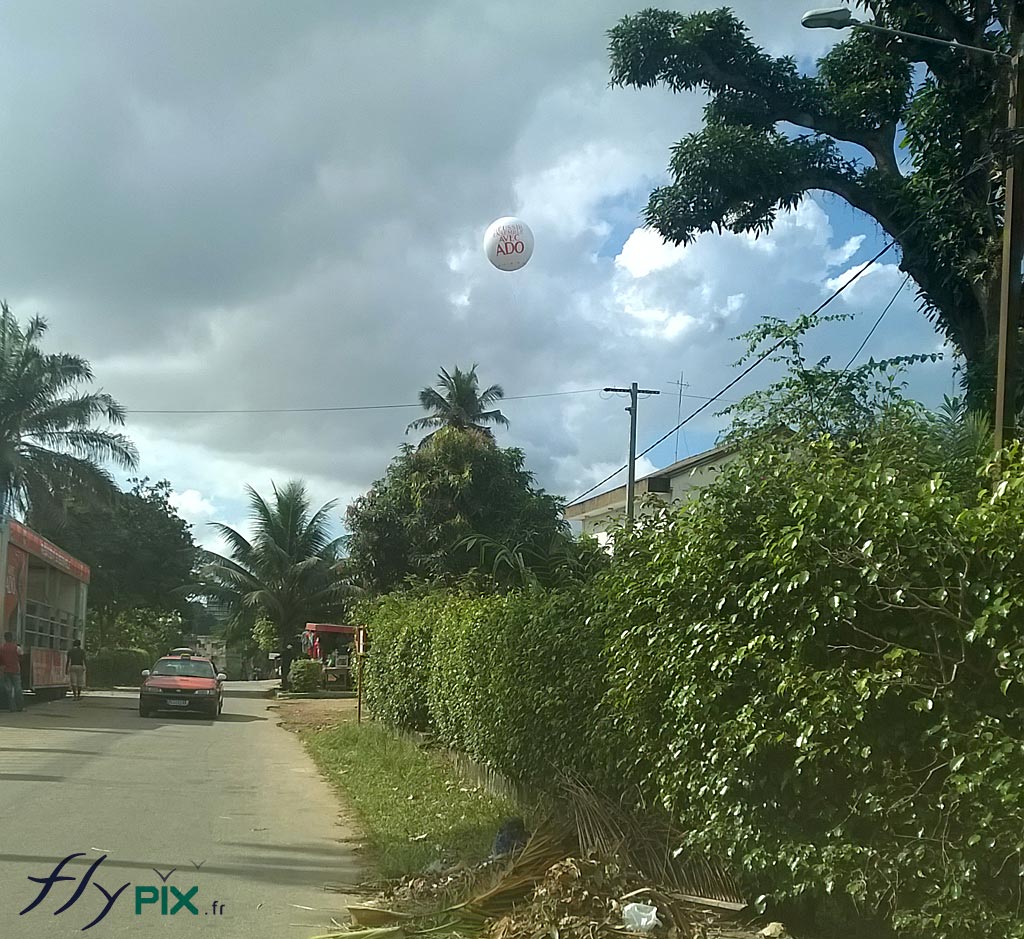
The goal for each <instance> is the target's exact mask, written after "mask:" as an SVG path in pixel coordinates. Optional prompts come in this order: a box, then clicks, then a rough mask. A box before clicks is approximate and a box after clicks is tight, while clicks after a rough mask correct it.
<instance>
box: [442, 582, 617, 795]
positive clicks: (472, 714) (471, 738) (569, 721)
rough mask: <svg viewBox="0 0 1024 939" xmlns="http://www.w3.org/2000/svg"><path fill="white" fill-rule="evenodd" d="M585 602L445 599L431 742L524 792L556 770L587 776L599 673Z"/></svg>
mask: <svg viewBox="0 0 1024 939" xmlns="http://www.w3.org/2000/svg"><path fill="white" fill-rule="evenodd" d="M586 599H587V597H586V595H585V594H580V593H579V592H578V591H577V592H576V593H575V594H570V593H568V592H561V591H544V590H539V589H525V590H518V591H513V592H511V593H508V594H500V595H491V596H484V597H475V598H474V597H458V598H453V599H451V600H450V601H449V602H448V603H447V604H446V605H445V609H444V610H443V612H442V614H441V615H440V616H439V617H438V619H437V624H436V627H435V630H434V634H433V641H432V649H431V668H430V676H429V681H428V686H427V694H428V701H429V706H430V715H431V718H432V720H433V723H434V728H435V730H436V732H437V735H438V737H439V738H440V739H441V740H443V741H444V742H445V743H446V744H448V745H449V746H452V747H455V748H458V749H462V750H465V751H466V752H467V753H469V754H470V755H471V756H473V757H474V758H475V759H477V760H479V761H481V762H483V763H486V764H488V765H490V766H492V767H494V768H495V769H497V770H499V771H500V772H502V773H504V774H506V775H508V776H510V777H511V778H513V779H516V780H520V781H523V782H526V783H528V784H530V785H532V786H534V787H539V788H544V787H545V786H549V785H550V784H552V783H553V782H555V780H556V778H557V774H558V771H560V770H568V769H571V770H573V771H574V772H577V773H583V774H585V775H587V776H591V777H593V776H594V775H595V773H596V771H597V767H596V766H595V765H594V760H593V759H592V757H593V756H594V754H595V753H597V752H598V751H597V749H596V748H595V747H594V746H593V745H592V736H593V730H594V727H595V722H596V713H597V708H598V705H599V703H600V701H601V699H602V697H603V696H604V692H605V685H606V679H605V675H606V672H605V668H604V662H603V656H602V647H603V644H604V637H603V635H602V633H601V632H600V631H599V630H598V629H596V628H595V626H594V624H592V623H591V622H590V620H589V617H588V614H587V610H586Z"/></svg>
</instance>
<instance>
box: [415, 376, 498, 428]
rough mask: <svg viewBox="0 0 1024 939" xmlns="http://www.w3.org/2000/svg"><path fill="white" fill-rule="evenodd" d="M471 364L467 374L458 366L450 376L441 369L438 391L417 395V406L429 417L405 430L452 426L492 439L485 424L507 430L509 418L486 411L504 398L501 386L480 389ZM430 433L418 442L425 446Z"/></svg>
mask: <svg viewBox="0 0 1024 939" xmlns="http://www.w3.org/2000/svg"><path fill="white" fill-rule="evenodd" d="M476 368H477V367H476V366H475V365H474V366H473V367H472V368H471V369H470V370H469V371H468V372H464V371H462V369H460V368H459V367H458V366H456V367H455V369H454V371H453V372H451V373H450V374H449V372H448V371H446V370H445V369H441V371H440V372H439V373H438V376H437V388H438V389H440V391H438V390H437V389H435V388H424V389H423V390H422V391H421V392H420V404H422V405H423V408H424V410H427V411H430V412H431V413H430V415H429V416H428V417H420V418H418V419H417V420H415V421H413V422H412V423H411V424H410V425H409V426H408V427H407V428H406V431H405V432H406V433H409V431H410V430H428V429H429V430H432V431H435V432H436V431H438V430H440V429H441V428H442V427H454V428H457V429H458V430H468V431H473V432H475V433H478V434H482V435H483V436H484V437H487V438H488V439H491V440H493V439H494V432H493V431H492V430H491V428H489V427H487V426H485V425H486V424H500V425H501V426H502V427H508V418H506V417H505V415H504V414H502V413H501V411H498V410H496V409H495V410H489V408H490V406H491V405H492V404H494V403H495V402H496V401H500V400H501V399H502V398H504V397H505V392H504V391H503V390H502V387H501V385H491V386H490V387H489V388H485V389H484V390H483V391H481V390H480V380H479V379H478V378H477V375H476ZM433 436H434V434H433V433H430V434H428V435H427V436H426V437H424V438H423V440H422V441H421V446H422V444H424V443H426V442H427V441H428V440H430V438H431V437H433Z"/></svg>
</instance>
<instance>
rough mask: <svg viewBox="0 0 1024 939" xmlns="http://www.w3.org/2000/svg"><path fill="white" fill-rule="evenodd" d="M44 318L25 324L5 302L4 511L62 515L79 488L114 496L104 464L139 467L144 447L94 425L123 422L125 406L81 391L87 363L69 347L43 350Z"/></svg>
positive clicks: (1, 356) (1, 309) (1, 355)
mask: <svg viewBox="0 0 1024 939" xmlns="http://www.w3.org/2000/svg"><path fill="white" fill-rule="evenodd" d="M46 329H47V326H46V320H44V319H42V318H41V317H38V316H35V317H33V318H32V319H31V320H29V322H28V325H27V326H26V327H25V328H24V329H23V328H22V327H21V325H20V324H19V323H18V321H17V320H16V319H15V318H14V316H13V315H12V314H11V311H10V309H9V308H8V306H7V303H6V302H3V303H0V512H3V513H5V514H6V513H10V512H23V513H28V512H30V511H31V512H32V513H33V514H34V515H36V516H40V515H50V514H59V512H60V506H61V505H62V503H61V502H60V501H59V496H58V495H57V494H58V493H59V494H61V495H62V496H64V497H66V496H68V495H71V494H74V493H83V494H86V495H88V496H97V495H100V496H110V495H112V494H113V492H114V490H115V489H116V486H115V483H114V480H113V478H112V477H111V475H110V473H108V472H107V470H106V469H104V468H103V466H102V465H101V464H102V463H104V462H107V461H109V462H112V463H114V464H115V465H117V466H120V467H123V468H125V469H133V468H134V467H135V466H136V464H137V463H138V454H137V452H136V450H135V447H134V446H133V445H132V443H131V441H130V440H129V439H128V438H127V437H126V436H124V434H121V433H117V432H115V431H111V430H106V429H103V428H100V427H95V426H93V425H94V423H95V422H96V421H97V419H99V420H103V421H106V422H107V423H109V424H113V425H123V424H124V417H125V412H124V408H122V407H121V405H120V404H118V403H117V402H116V401H115V400H114V399H113V398H112V397H111V396H110V395H108V394H104V393H103V392H82V391H78V390H76V389H77V386H79V385H81V384H82V383H84V382H90V381H92V377H93V375H92V369H91V368H90V366H89V363H88V362H87V361H86V360H85V359H82V358H80V357H79V356H77V355H70V354H68V353H64V352H58V353H54V354H50V353H44V352H43V351H42V350H41V349H40V348H39V341H40V339H42V337H43V335H44V334H45V333H46Z"/></svg>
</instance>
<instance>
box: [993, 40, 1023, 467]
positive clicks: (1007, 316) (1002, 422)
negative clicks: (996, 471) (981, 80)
mask: <svg viewBox="0 0 1024 939" xmlns="http://www.w3.org/2000/svg"><path fill="white" fill-rule="evenodd" d="M1022 64H1024V59H1022V57H1021V53H1020V52H1019V51H1016V52H1015V54H1014V56H1013V63H1012V65H1011V66H1010V110H1009V114H1008V117H1007V135H1006V136H1007V141H1008V144H1009V147H1010V153H1009V157H1008V160H1007V164H1006V208H1005V210H1004V213H1003V268H1002V282H1001V284H1000V287H999V359H998V362H997V366H996V416H995V428H994V429H995V444H996V450H997V451H998V450H1001V449H1002V448H1003V447H1004V446H1005V445H1006V444H1007V443H1009V442H1010V440H1012V439H1013V438H1014V437H1016V435H1017V334H1018V331H1019V329H1020V323H1021V315H1020V314H1021V310H1020V297H1021V283H1020V281H1021V259H1022V257H1024V147H1022V146H1021V145H1020V143H1019V142H1018V140H1017V132H1018V129H1019V128H1020V126H1021V121H1022V119H1024V74H1022Z"/></svg>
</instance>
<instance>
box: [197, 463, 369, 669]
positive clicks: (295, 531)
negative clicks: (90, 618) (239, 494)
mask: <svg viewBox="0 0 1024 939" xmlns="http://www.w3.org/2000/svg"><path fill="white" fill-rule="evenodd" d="M246 490H247V492H248V493H249V518H250V523H251V525H252V529H253V535H252V538H251V539H249V538H246V537H245V536H244V535H242V534H241V533H240V532H238V531H236V530H235V529H234V528H231V527H230V526H229V525H222V524H220V523H219V522H214V523H212V527H213V528H215V529H216V531H217V532H218V533H219V534H220V536H221V537H222V538H223V539H224V541H226V542H227V546H228V553H227V555H221V554H216V553H214V552H212V551H211V552H206V553H205V561H206V563H205V564H204V565H203V567H202V570H201V576H202V583H201V584H200V585H198V587H197V590H196V592H197V593H200V594H202V595H205V596H207V597H210V598H214V599H218V600H220V601H221V602H223V603H226V604H227V606H228V609H229V611H230V614H231V619H230V620H229V622H228V624H227V630H226V631H227V632H228V633H229V634H233V635H235V636H246V637H248V636H250V635H251V633H252V628H253V626H255V625H256V623H257V622H258V621H259V620H261V619H265V620H269V621H270V622H271V623H273V624H274V626H275V628H276V630H277V638H278V642H279V644H280V646H281V653H282V678H283V680H284V681H285V683H287V676H288V666H289V665H290V664H291V654H290V652H289V649H288V646H289V644H291V643H294V641H295V639H296V637H297V636H298V634H299V633H301V632H302V630H303V627H304V626H305V624H306V623H308V622H329V621H330V620H331V619H332V618H333V617H335V616H340V615H343V614H344V612H345V607H346V604H345V600H346V599H347V598H348V597H351V596H352V595H353V594H355V593H356V592H357V591H356V590H355V588H353V587H352V586H351V585H350V584H349V583H348V582H346V581H345V580H344V578H343V577H342V576H341V574H340V572H339V563H340V560H339V547H340V544H341V541H342V539H341V538H332V537H331V535H330V531H329V522H328V519H329V516H330V513H331V512H332V511H333V510H334V508H335V505H336V503H335V502H328V503H326V504H325V505H322V506H321V507H320V508H319V509H317V510H316V511H315V512H314V511H313V510H312V505H311V503H310V500H309V495H308V493H307V492H306V486H305V484H304V483H303V482H302V481H301V480H292V481H291V482H288V483H286V484H285V485H284V486H283V487H281V488H280V489H279V488H278V487H277V486H276V485H275V486H273V498H272V499H271V500H270V501H269V502H268V501H267V500H266V499H264V498H263V496H261V495H260V494H259V493H258V492H257V491H256V490H255V489H253V488H252V487H251V486H247V487H246Z"/></svg>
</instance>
